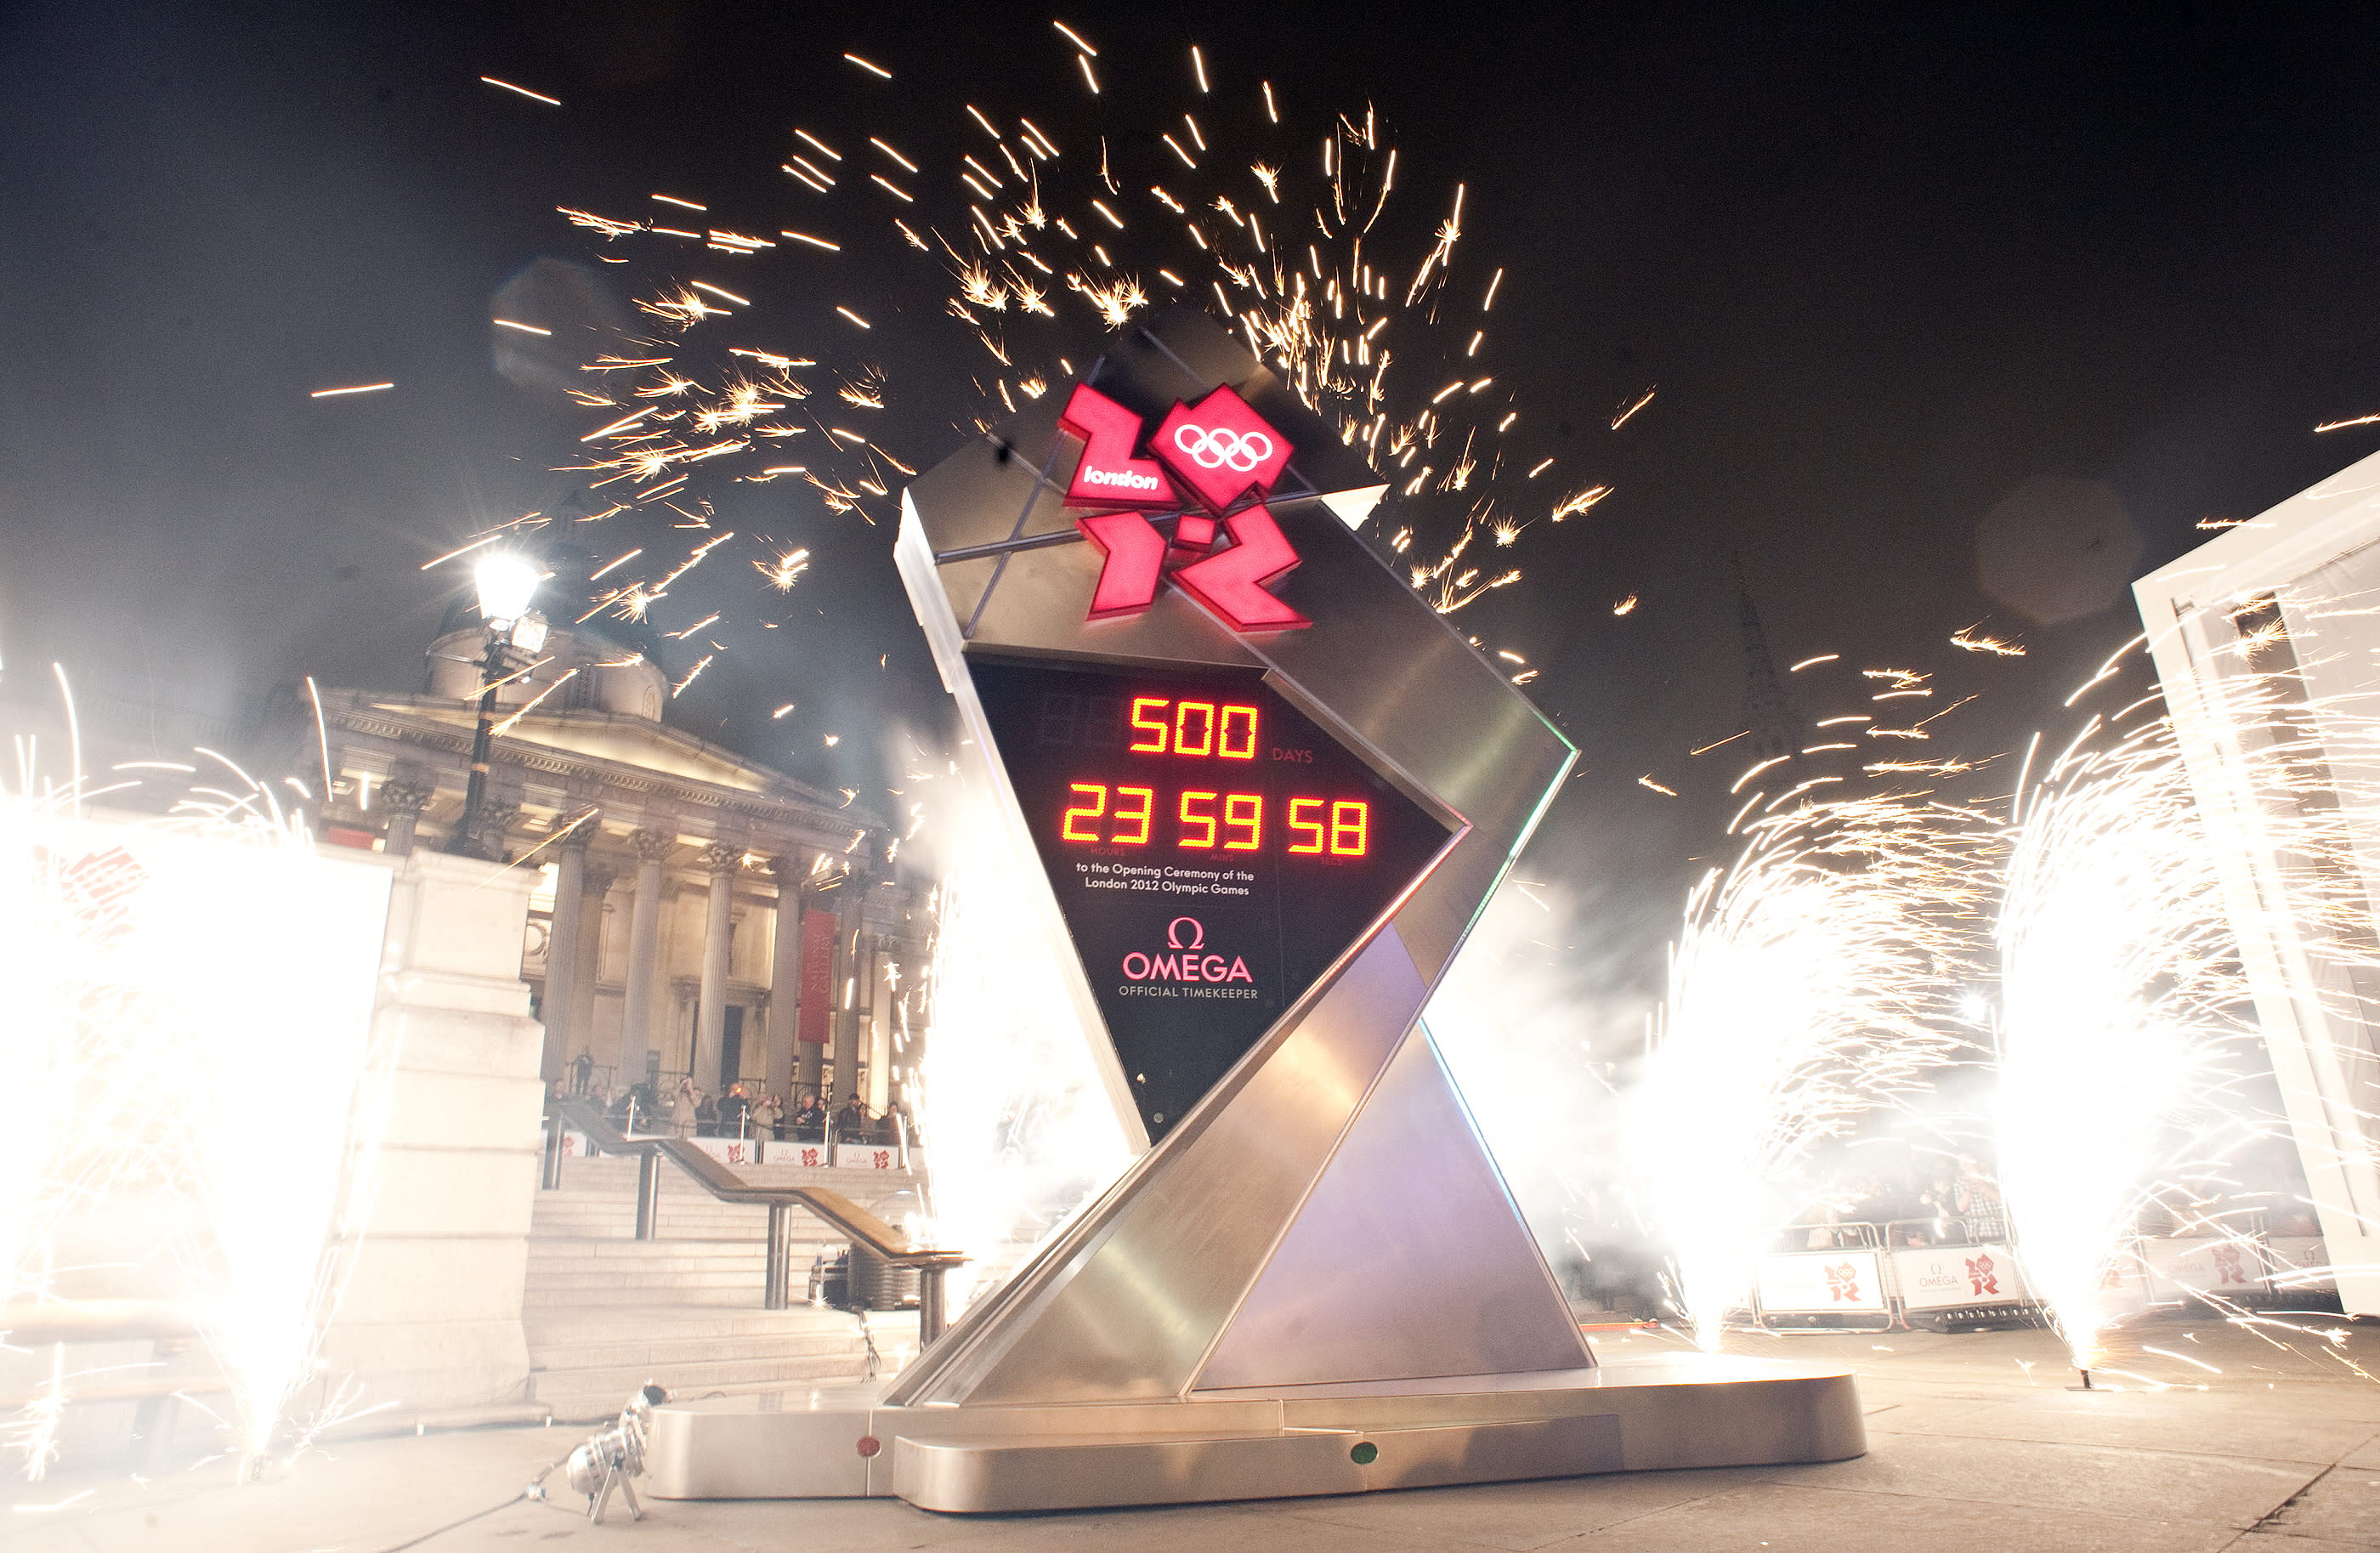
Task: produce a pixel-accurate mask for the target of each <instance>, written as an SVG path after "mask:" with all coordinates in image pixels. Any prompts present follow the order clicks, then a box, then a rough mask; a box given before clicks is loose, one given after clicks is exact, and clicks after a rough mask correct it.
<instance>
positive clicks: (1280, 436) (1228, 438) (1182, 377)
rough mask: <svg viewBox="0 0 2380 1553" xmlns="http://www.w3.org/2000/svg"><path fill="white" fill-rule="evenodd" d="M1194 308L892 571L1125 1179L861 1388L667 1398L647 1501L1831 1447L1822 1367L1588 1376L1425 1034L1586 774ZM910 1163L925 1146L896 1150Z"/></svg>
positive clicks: (947, 1491)
mask: <svg viewBox="0 0 2380 1553" xmlns="http://www.w3.org/2000/svg"><path fill="white" fill-rule="evenodd" d="M1384 490H1385V485H1384V482H1383V481H1382V480H1381V479H1380V478H1379V477H1378V475H1376V474H1375V473H1373V472H1372V470H1371V469H1370V468H1368V467H1366V465H1365V464H1364V462H1363V461H1362V459H1361V458H1360V457H1358V456H1357V455H1355V454H1354V452H1353V451H1351V450H1350V448H1349V447H1348V446H1347V445H1346V444H1345V443H1343V442H1342V439H1341V438H1340V437H1339V436H1338V435H1337V434H1336V433H1335V432H1334V431H1332V430H1331V429H1330V427H1329V426H1328V425H1327V424H1326V423H1324V422H1323V421H1322V420H1321V419H1319V418H1318V417H1317V416H1316V415H1314V414H1313V413H1312V412H1311V411H1309V410H1308V409H1306V408H1305V406H1304V405H1302V404H1301V403H1300V402H1299V401H1298V400H1297V399H1296V398H1295V396H1294V395H1293V394H1291V393H1290V392H1289V391H1288V390H1287V389H1286V387H1285V386H1283V385H1282V384H1281V382H1279V381H1278V380H1277V379H1275V378H1274V377H1273V376H1272V375H1271V374H1270V373H1269V371H1267V370H1264V369H1263V368H1262V367H1261V366H1260V365H1259V364H1258V363H1257V361H1256V360H1254V359H1253V358H1250V357H1249V356H1248V355H1247V354H1246V353H1245V351H1243V350H1241V349H1240V348H1239V346H1237V345H1236V344H1235V343H1234V342H1233V340H1232V339H1231V337H1230V336H1228V335H1226V334H1223V333H1222V332H1221V331H1220V329H1218V328H1217V327H1216V326H1215V325H1214V324H1212V323H1211V322H1208V321H1207V320H1206V319H1204V318H1203V317H1202V316H1200V315H1198V314H1197V313H1196V312H1194V311H1190V310H1187V309H1184V310H1181V311H1177V312H1174V313H1170V314H1166V315H1163V316H1161V317H1160V318H1159V319H1157V320H1155V321H1153V322H1150V323H1147V324H1145V325H1143V326H1140V327H1137V328H1135V329H1133V330H1131V331H1129V332H1127V333H1126V334H1124V335H1123V336H1122V337H1121V338H1120V339H1118V340H1117V341H1115V342H1114V343H1113V344H1112V345H1111V347H1110V349H1109V350H1108V351H1107V352H1106V353H1105V354H1104V355H1103V356H1102V357H1101V358H1099V361H1098V362H1097V364H1096V365H1095V366H1094V367H1093V368H1092V370H1090V372H1088V373H1087V375H1086V380H1085V382H1083V383H1082V384H1081V385H1079V386H1077V387H1076V388H1075V390H1074V392H1073V393H1072V394H1071V395H1070V396H1069V398H1068V399H1067V400H1066V401H1065V402H1064V403H1063V404H1045V405H1043V406H1037V407H1036V408H1035V409H1033V410H1029V411H1027V412H1026V413H1025V414H1024V415H1021V416H1018V417H1016V418H1015V419H1012V420H1010V421H1008V422H1006V423H1004V424H1002V426H1000V427H998V428H997V429H995V431H993V432H992V433H991V434H990V435H988V436H986V437H985V438H983V439H982V440H981V441H979V442H977V443H971V444H969V445H968V446H966V447H965V448H964V449H963V450H962V451H960V452H959V453H958V454H956V455H953V456H952V457H951V458H950V459H949V460H947V461H945V462H944V463H943V464H941V466H939V467H936V468H934V469H932V470H930V471H929V472H928V473H927V474H926V475H924V476H923V477H921V478H920V479H917V481H916V482H915V483H914V484H913V485H912V486H911V487H910V488H909V489H908V490H907V491H905V493H904V498H903V516H902V526H901V533H900V537H899V540H898V541H897V545H896V551H895V555H896V559H897V561H898V563H899V565H900V569H901V574H902V577H903V580H904V582H905V585H906V586H907V588H908V590H909V594H910V598H911V601H912V603H913V604H914V605H915V607H916V609H917V617H918V621H919V624H920V625H922V626H923V627H924V630H925V633H926V636H927V638H928V640H929V643H930V644H931V646H932V648H933V651H934V656H935V660H936V662H937V664H938V665H939V667H940V669H941V675H942V679H943V683H944V685H945V686H946V687H947V688H948V689H949V690H950V692H951V693H952V695H953V697H954V698H956V700H957V702H958V705H959V708H960V710H961V712H962V714H963V716H964V719H965V722H966V725H967V728H968V731H969V733H970V734H971V735H972V738H971V740H970V742H969V746H968V747H969V748H970V750H971V751H973V752H974V753H975V755H976V756H977V758H978V761H979V767H978V769H977V770H976V771H975V772H974V775H975V777H976V779H977V780H978V781H980V782H982V783H985V784H986V785H987V786H988V787H989V788H990V791H991V792H992V793H993V794H994V795H996V797H997V799H998V803H997V805H996V806H995V807H996V808H997V809H998V811H999V813H1000V814H1001V815H1002V820H1003V822H1004V824H1005V825H1006V826H1007V827H1008V835H1009V840H1010V842H1011V843H1012V844H1013V847H1014V853H1015V855H1016V857H1017V859H1018V862H1019V866H1020V868H1021V869H1022V870H1024V872H1025V873H1026V875H1028V876H1029V875H1032V874H1038V876H1039V878H1040V879H1041V880H1043V881H1044V886H1045V887H1044V888H1040V889H1028V890H1026V891H1024V892H1022V896H1021V898H1020V899H1019V900H1017V901H1016V902H1015V903H1014V905H1015V909H1017V910H1018V911H1020V912H1024V913H1026V914H1028V915H1029V916H1030V918H1031V919H1032V920H1033V921H1035V922H1037V923H1038V925H1039V926H1040V928H1042V930H1043V931H1042V934H1041V937H1042V939H1043V940H1044V941H1045V943H1046V944H1047V946H1048V952H1050V955H1051V956H1052V958H1053V961H1054V962H1055V963H1056V965H1058V967H1059V969H1060V971H1061V974H1062V979H1063V980H1064V981H1065V982H1066V984H1067V985H1068V987H1069V989H1070V991H1071V993H1072V1000H1073V1004H1074V1008H1075V1017H1076V1020H1077V1023H1078V1025H1079V1026H1080V1029H1081V1031H1082V1034H1083V1037H1084V1039H1085V1041H1086V1043H1087V1048H1088V1049H1089V1050H1090V1052H1091V1054H1092V1057H1093V1060H1094V1062H1095V1063H1096V1065H1097V1067H1098V1069H1099V1073H1100V1074H1101V1076H1102V1079H1103V1081H1104V1082H1105V1083H1106V1085H1107V1086H1108V1089H1109V1092H1110V1094H1111V1098H1112V1100H1113V1103H1114V1106H1115V1110H1116V1114H1117V1117H1118V1120H1119V1122H1121V1123H1122V1124H1123V1127H1124V1129H1125V1131H1126V1133H1127V1134H1128V1135H1129V1136H1130V1137H1131V1139H1132V1140H1133V1142H1134V1144H1135V1151H1136V1152H1137V1154H1138V1158H1137V1159H1136V1160H1135V1163H1134V1164H1133V1165H1132V1167H1131V1168H1130V1169H1129V1170H1127V1171H1126V1172H1125V1173H1124V1175H1123V1178H1122V1179H1121V1180H1120V1181H1118V1182H1117V1183H1115V1185H1114V1186H1112V1187H1111V1189H1110V1190H1109V1191H1108V1192H1107V1193H1106V1194H1105V1195H1103V1196H1102V1197H1101V1198H1100V1199H1099V1201H1098V1202H1096V1203H1095V1204H1094V1205H1092V1206H1091V1207H1089V1208H1087V1210H1085V1211H1084V1212H1082V1213H1081V1214H1079V1215H1077V1216H1076V1218H1075V1219H1074V1220H1073V1221H1072V1222H1070V1223H1069V1224H1068V1225H1067V1226H1066V1227H1065V1228H1064V1229H1063V1230H1062V1231H1061V1232H1060V1233H1058V1234H1057V1235H1056V1236H1054V1237H1053V1238H1052V1239H1051V1240H1050V1242H1049V1243H1048V1244H1045V1245H1044V1246H1043V1247H1042V1248H1041V1249H1040V1251H1039V1252H1038V1254H1037V1255H1036V1256H1034V1257H1033V1258H1032V1259H1031V1260H1030V1261H1029V1262H1028V1263H1027V1264H1026V1266H1025V1267H1024V1268H1022V1269H1021V1270H1019V1271H1018V1272H1017V1273H1016V1274H1015V1275H1014V1277H1012V1278H1011V1279H1010V1280H1008V1281H1007V1283H1006V1284H1004V1285H1003V1286H1002V1288H1001V1289H1000V1290H999V1291H998V1292H996V1293H994V1294H992V1295H991V1296H990V1297H989V1298H986V1299H984V1300H981V1301H979V1302H978V1303H977V1304H976V1305H975V1306H974V1307H973V1308H971V1309H970V1310H969V1311H968V1312H967V1313H966V1314H965V1316H963V1317H962V1318H961V1319H960V1320H959V1321H958V1322H957V1323H956V1324H955V1325H954V1326H953V1328H952V1329H951V1330H950V1331H949V1332H948V1333H946V1334H945V1335H944V1336H943V1337H942V1338H941V1340H939V1341H937V1342H935V1343H934V1344H932V1345H931V1346H930V1347H929V1348H928V1349H927V1350H926V1351H925V1352H924V1353H922V1354H920V1355H919V1357H918V1358H917V1361H916V1362H914V1363H913V1364H912V1365H910V1366H909V1367H908V1368H907V1369H906V1370H905V1372H903V1373H902V1374H901V1375H900V1376H899V1377H895V1378H894V1379H893V1380H892V1382H891V1383H890V1384H889V1385H887V1386H884V1387H883V1388H881V1389H880V1390H876V1391H870V1392H867V1393H863V1394H858V1395H855V1396H849V1397H843V1398H837V1397H834V1396H832V1395H831V1394H828V1393H812V1394H811V1395H810V1396H809V1397H808V1398H807V1400H806V1401H795V1400H793V1399H783V1398H780V1399H775V1400H773V1401H766V1402H751V1401H722V1402H719V1403H712V1404H703V1403H698V1404H691V1405H686V1406H674V1407H665V1408H662V1409H660V1410H659V1411H658V1412H657V1413H656V1418H655V1426H654V1450H653V1452H652V1459H653V1461H654V1462H655V1468H654V1471H655V1474H656V1485H655V1486H656V1490H657V1491H658V1492H659V1493H661V1494H662V1497H664V1498H672V1497H674V1498H703V1497H764V1496H775V1495H784V1496H794V1495H832V1494H898V1495H900V1496H901V1497H903V1498H907V1499H909V1500H911V1501H912V1502H914V1503H917V1504H919V1505H922V1506H925V1507H927V1508H929V1509H936V1510H952V1511H1007V1510H1029V1509H1057V1508H1067V1507H1077V1506H1089V1505H1115V1504H1135V1503H1155V1502H1164V1501H1178V1500H1192V1499H1230V1498H1262V1497H1269V1496H1274V1495H1281V1494H1309V1493H1339V1492H1354V1491H1360V1490H1364V1489H1370V1488H1383V1487H1398V1486H1417V1485H1422V1484H1432V1483H1459V1482H1487V1481H1493V1480H1497V1479H1504V1478H1515V1477H1532V1476H1548V1475H1558V1474H1573V1473H1588V1472H1613V1471H1621V1470H1631V1469H1637V1468H1647V1467H1670V1466H1705V1465H1722V1464H1733V1463H1746V1462H1781V1461H1816V1460H1832V1459H1837V1458H1840V1457H1843V1456H1849V1455H1856V1454H1858V1453H1859V1451H1860V1450H1862V1449H1863V1444H1862V1432H1861V1425H1860V1414H1859V1408H1858V1401H1857V1395H1856V1391H1855V1390H1854V1389H1853V1386H1852V1380H1851V1377H1849V1376H1848V1375H1847V1374H1846V1373H1844V1372H1841V1371H1812V1370H1804V1369H1802V1368H1800V1367H1798V1366H1794V1365H1780V1364H1776V1363H1755V1362H1753V1361H1749V1360H1724V1359H1718V1358H1717V1357H1715V1356H1707V1355H1694V1356H1690V1357H1687V1358H1682V1359H1676V1360H1671V1361H1664V1362H1662V1363H1659V1364H1657V1365H1651V1366H1649V1367H1648V1366H1645V1365H1634V1366H1630V1365H1597V1360H1596V1356H1595V1354H1594V1353H1593V1352H1592V1351H1591V1350H1590V1349H1589V1348H1588V1346H1587V1345H1586V1344H1585V1342H1584V1341H1581V1336H1580V1331H1579V1329H1578V1327H1577V1325H1576V1324H1575V1322H1574V1320H1573V1316H1571V1313H1570V1310H1569V1307H1568V1305H1567V1304H1566V1303H1565V1301H1564V1299H1563V1297H1562V1295H1561V1292H1560V1289H1559V1287H1558V1286H1557V1284H1556V1282H1555V1280H1554V1279H1553V1277H1552V1275H1551V1274H1550V1272H1549V1271H1548V1268H1547V1266H1546V1263H1545V1261H1544V1259H1543V1257H1542V1256H1540V1255H1539V1253H1538V1250H1537V1247H1536V1243H1535V1241H1534V1240H1533V1239H1532V1237H1531V1235H1530V1233H1529V1231H1528V1228H1527V1226H1526V1224H1525V1223H1524V1221H1523V1219H1522V1217H1521V1215H1520V1213H1519V1211H1518V1209H1517V1208H1516V1207H1515V1206H1514V1204H1513V1202H1512V1196H1511V1195H1510V1194H1509V1193H1508V1192H1507V1191H1506V1189H1505V1187H1504V1183H1503V1181H1502V1179H1501V1178H1500V1176H1499V1174H1498V1173H1497V1171H1496V1167H1495V1165H1494V1163H1493V1161H1492V1160H1491V1159H1490V1158H1489V1156H1488V1151H1487V1149H1486V1147H1484V1146H1483V1144H1482V1142H1481V1140H1480V1137H1479V1134H1478V1131H1477V1129H1476V1128H1475V1126H1474V1125H1473V1123H1472V1121H1471V1118H1470V1116H1469V1113H1468V1112H1467V1110H1465V1108H1464V1105H1463V1099H1462V1098H1461V1096H1460V1095H1459V1094H1458V1092H1457V1091H1456V1089H1455V1087H1454V1085H1453V1083H1452V1081H1451V1078H1450V1077H1449V1075H1448V1073H1447V1069H1446V1066H1445V1064H1444V1062H1442V1060H1441V1059H1440V1057H1439V1052H1438V1050H1437V1048H1436V1046H1435V1045H1434V1043H1433V1042H1432V1040H1431V1037H1430V1036H1429V1034H1428V1032H1427V1029H1426V1028H1424V1027H1423V1026H1422V1025H1420V1024H1419V1022H1418V1021H1419V1016H1420V1013H1421V1011H1422V1007H1423V1005H1424V1003H1425V1002H1426V1001H1427V998H1428V995H1429V992H1430V990H1431V989H1432V988H1433V987H1434V986H1435V985H1436V984H1437V982H1438V980H1439V977H1441V976H1442V975H1443V973H1444V972H1445V970H1446V967H1447V965H1448V963H1449V962H1450V961H1451V959H1452V957H1453V955H1454V953H1455V952H1456V951H1457V950H1458V949H1459V948H1460V947H1461V945H1462V942H1463V938H1464V936H1465V935H1466V934H1467V933H1468V931H1469V930H1470V928H1471V925H1472V922H1473V920H1474V919H1475V916H1476V915H1477V913H1478V911H1479V909H1480V908H1481V906H1482V905H1483V904H1485V902H1486V901H1487V899H1488V895H1489V894H1490V892H1492V891H1493V890H1494V889H1495V887H1496V885H1497V883H1498V881H1499V880H1500V879H1501V878H1502V877H1503V875H1504V873H1505V871H1506V869H1507V868H1508V867H1510V866H1511V864H1512V858H1513V857H1514V855H1516V853H1517V852H1518V850H1519V848H1520V846H1521V844H1522V843H1523V842H1524V841H1525V840H1526V838H1527V836H1528V834H1529V831H1530V830H1531V828H1532V827H1533V826H1534V825H1535V823H1536V819H1537V817H1538V815H1539V813H1540V812H1541V811H1542V808H1543V807H1544V805H1545V803H1546V802H1547V801H1548V798H1549V797H1550V795H1552V793H1553V792H1554V790H1555V789H1556V788H1557V787H1558V786H1559V784H1560V782H1561V781H1562V779H1563V777H1564V775H1565V774H1566V773H1567V772H1568V770H1570V767H1571V764H1572V762H1573V759H1574V758H1575V753H1576V752H1575V751H1574V750H1573V748H1572V746H1570V744H1569V743H1568V742H1567V741H1566V740H1565V739H1564V738H1562V736H1561V735H1560V734H1558V733H1557V732H1556V731H1555V730H1554V729H1553V728H1552V727H1551V726H1550V725H1549V724H1548V723H1547V722H1545V721H1544V719H1543V718H1541V717H1540V716H1539V715H1538V714H1537V713H1536V710H1534V709H1533V708H1532V707H1531V706H1530V705H1529V703H1528V701H1527V700H1526V698H1524V697H1523V696H1521V695H1520V694H1519V693H1518V692H1517V691H1516V690H1514V689H1513V688H1512V686H1511V685H1510V684H1508V683H1507V682H1506V680H1505V678H1504V675H1503V674H1502V673H1500V671H1499V670H1497V669H1496V668H1495V667H1494V666H1493V665H1492V664H1491V663H1489V662H1488V661H1487V660H1486V659H1485V658H1483V657H1482V656H1481V655H1480V654H1479V653H1478V652H1477V651H1476V650H1475V649H1473V648H1472V647H1471V646H1470V645H1469V644H1468V643H1467V642H1466V641H1465V640H1464V639H1463V637H1462V636H1461V635H1459V634H1458V633H1456V632H1454V631H1453V630H1451V629H1450V628H1449V627H1448V625H1447V624H1446V623H1445V622H1444V621H1443V620H1442V619H1441V618H1440V617H1439V616H1438V615H1437V614H1436V613H1435V612H1433V611H1432V610H1431V609H1430V608H1429V607H1428V606H1427V604H1426V603H1425V602H1424V601H1421V600H1420V599H1419V598H1417V597H1416V596H1415V594H1414V593H1413V592H1412V591H1411V590H1410V589H1408V588H1406V587H1405V586H1404V585H1403V581H1402V580H1401V579H1400V578H1399V577H1398V576H1396V575H1395V574H1394V573H1393V572H1392V571H1391V570H1390V568H1389V566H1388V565H1387V564H1386V563H1385V562H1384V561H1383V560H1382V559H1381V558H1380V557H1379V556H1378V555H1376V554H1375V553H1374V552H1372V551H1371V549H1370V548H1369V547H1368V546H1367V545H1366V542H1365V541H1364V540H1362V539H1361V538H1360V537H1359V536H1358V535H1357V534H1356V533H1355V532H1354V528H1355V526H1356V525H1358V524H1360V523H1361V522H1362V521H1363V520H1364V518H1365V517H1366V515H1367V514H1368V513H1369V511H1370V509H1371V507H1372V506H1373V504H1375V503H1376V502H1377V501H1378V499H1379V498H1380V496H1381V494H1382V493H1383V491H1384ZM928 1147H929V1154H930V1147H931V1140H930V1139H929V1140H928Z"/></svg>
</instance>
